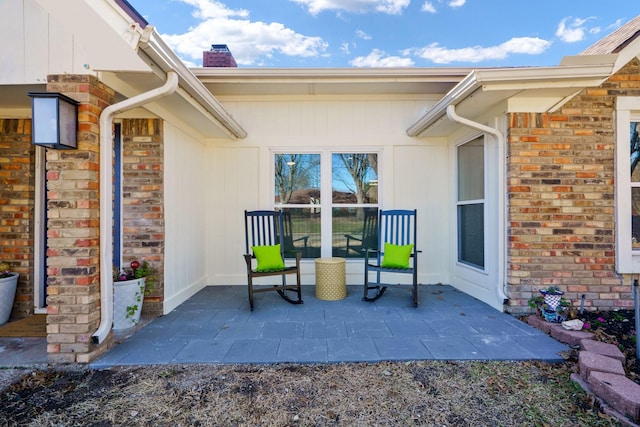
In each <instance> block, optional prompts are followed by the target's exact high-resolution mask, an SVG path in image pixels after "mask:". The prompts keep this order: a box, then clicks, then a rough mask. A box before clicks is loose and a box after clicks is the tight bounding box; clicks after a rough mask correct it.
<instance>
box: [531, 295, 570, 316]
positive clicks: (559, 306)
mask: <svg viewBox="0 0 640 427" xmlns="http://www.w3.org/2000/svg"><path fill="white" fill-rule="evenodd" d="M539 292H540V295H539V296H536V297H534V298H531V299H530V300H529V307H531V308H533V309H535V310H536V311H537V313H538V315H539V316H540V317H543V318H544V319H545V320H546V321H547V322H556V323H560V322H563V321H565V320H566V319H567V316H568V314H569V311H570V308H571V302H570V301H569V300H567V299H565V298H564V297H563V295H564V292H562V291H561V290H560V289H559V288H558V287H557V286H549V287H548V288H546V289H540V290H539Z"/></svg>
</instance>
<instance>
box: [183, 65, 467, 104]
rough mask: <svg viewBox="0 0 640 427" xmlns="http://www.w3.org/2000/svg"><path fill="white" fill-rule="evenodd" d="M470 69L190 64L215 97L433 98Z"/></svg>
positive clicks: (446, 90) (445, 90)
mask: <svg viewBox="0 0 640 427" xmlns="http://www.w3.org/2000/svg"><path fill="white" fill-rule="evenodd" d="M471 70H472V68H468V67H466V68H445V67H442V68H267V69H265V68H260V69H252V68H193V69H191V71H193V73H194V74H195V75H196V76H197V77H198V79H199V80H200V81H201V82H202V83H203V84H204V85H205V86H206V87H207V88H208V89H209V90H210V91H211V92H213V93H215V94H217V95H218V96H220V97H223V96H225V97H242V96H308V95H312V96H323V95H327V96H336V95H337V96H343V95H344V96H353V95H361V96H378V95H387V94H394V95H407V96H417V97H420V96H422V97H424V96H425V95H426V96H429V97H433V96H435V97H436V99H437V98H439V97H441V96H442V95H444V94H445V93H447V92H448V91H449V90H450V89H451V88H452V87H454V86H455V85H456V84H457V83H458V82H460V80H462V79H463V78H464V77H465V76H466V75H468V74H469V72H470V71H471Z"/></svg>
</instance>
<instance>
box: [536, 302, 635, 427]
mask: <svg viewBox="0 0 640 427" xmlns="http://www.w3.org/2000/svg"><path fill="white" fill-rule="evenodd" d="M527 323H528V324H529V325H531V326H533V327H534V328H536V329H540V330H541V331H544V332H545V333H547V334H550V335H551V336H552V337H553V338H555V339H556V340H558V341H560V342H563V343H565V344H568V345H570V346H572V347H579V353H578V366H579V367H580V373H579V374H571V379H572V380H573V381H575V382H576V383H578V384H579V385H580V386H581V387H582V388H583V389H584V390H585V391H586V392H587V393H589V394H592V395H595V396H596V397H597V398H598V399H599V400H600V401H602V402H604V403H606V404H607V405H609V406H610V407H611V408H612V410H608V409H607V408H606V406H605V411H606V412H608V413H609V414H610V415H612V416H615V417H616V418H618V419H619V420H620V421H621V422H622V423H623V424H624V425H627V426H636V427H638V426H639V425H638V424H637V423H638V422H640V384H637V383H635V382H634V381H631V380H630V379H629V378H627V377H626V374H625V371H624V368H623V363H624V361H625V356H624V354H622V352H621V351H620V349H619V348H618V347H616V346H615V345H613V344H607V343H604V342H600V341H595V340H594V339H593V334H592V333H590V332H584V331H570V330H566V329H565V328H563V327H562V325H561V324H559V323H549V322H547V321H546V320H544V319H542V318H540V317H539V316H536V315H535V314H532V315H530V316H529V317H527Z"/></svg>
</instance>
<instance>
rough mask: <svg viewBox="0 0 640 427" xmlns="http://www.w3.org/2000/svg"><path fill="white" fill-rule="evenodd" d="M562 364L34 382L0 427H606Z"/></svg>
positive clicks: (180, 370)
mask: <svg viewBox="0 0 640 427" xmlns="http://www.w3.org/2000/svg"><path fill="white" fill-rule="evenodd" d="M574 369H575V364H574V363H571V362H567V363H562V364H554V365H550V364H545V363H540V362H437V361H420V362H407V363H402V362H393V363H377V364H364V363H361V364H336V365H233V366H229V365H179V366H156V367H144V368H142V367H130V368H117V369H111V370H103V371H92V370H87V369H69V370H51V371H34V372H31V373H28V374H27V375H25V376H24V377H22V379H21V380H20V381H19V382H17V383H15V384H13V385H12V386H11V387H9V388H8V389H6V390H5V391H4V392H3V393H2V394H1V395H0V400H1V403H2V404H1V405H0V425H7V424H8V425H25V426H54V425H55V426H59V425H64V426H68V425H92V426H111V425H149V426H158V425H171V426H186V425H189V426H191V425H193V426H209V425H212V426H213V425H220V426H271V425H273V426H395V425H397V426H411V425H426V426H546V425H562V426H584V425H589V426H599V425H601V426H608V425H616V424H615V421H614V420H612V419H610V418H609V417H608V416H607V415H604V414H603V413H601V412H600V410H599V407H598V405H597V403H595V402H594V400H593V399H592V398H591V397H590V396H588V395H586V394H585V393H584V392H583V391H582V390H581V389H580V388H579V387H578V386H577V385H576V384H574V383H573V382H571V381H570V379H569V376H570V374H571V372H572V371H573V370H574Z"/></svg>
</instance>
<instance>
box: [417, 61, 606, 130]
mask: <svg viewBox="0 0 640 427" xmlns="http://www.w3.org/2000/svg"><path fill="white" fill-rule="evenodd" d="M604 56H606V58H600V59H599V60H595V59H594V58H591V60H590V61H585V62H588V63H581V64H578V65H562V66H557V67H526V68H499V69H483V70H474V71H472V72H471V73H470V74H469V75H468V76H467V77H465V78H464V79H463V80H462V81H460V83H458V84H457V85H456V86H455V87H454V88H453V89H451V90H450V91H449V92H448V93H447V94H446V95H445V96H444V97H443V98H441V99H440V100H439V101H438V102H437V103H436V104H435V105H434V106H433V107H432V108H430V109H429V110H428V111H426V112H425V113H424V114H423V115H422V116H420V117H419V118H418V119H417V120H416V121H415V122H414V123H413V124H412V125H411V126H409V128H407V130H406V132H407V135H409V136H411V137H420V136H446V135H448V134H450V133H451V131H452V130H453V129H454V128H455V127H456V124H455V123H454V122H452V121H450V120H449V119H448V118H447V107H448V106H449V105H455V106H456V111H457V112H458V114H460V115H462V116H464V117H468V118H471V119H473V118H475V117H478V116H479V115H480V114H482V113H483V112H486V111H487V110H489V109H490V108H492V107H493V106H495V105H497V104H504V106H505V107H504V108H505V112H532V113H535V112H551V111H554V110H555V109H556V108H558V107H559V106H560V105H562V104H564V103H565V102H566V101H567V100H569V99H571V98H572V97H573V96H575V95H576V94H578V93H579V92H580V91H582V90H583V89H584V88H586V87H593V86H598V85H600V84H601V83H602V82H603V81H604V80H605V79H607V78H608V77H609V76H610V75H611V73H612V71H613V67H614V58H612V57H611V55H604Z"/></svg>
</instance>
